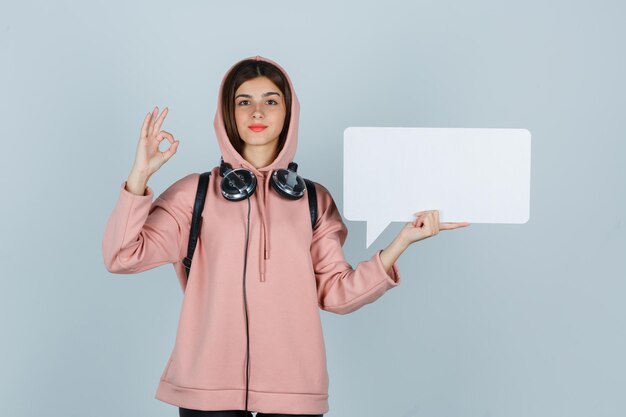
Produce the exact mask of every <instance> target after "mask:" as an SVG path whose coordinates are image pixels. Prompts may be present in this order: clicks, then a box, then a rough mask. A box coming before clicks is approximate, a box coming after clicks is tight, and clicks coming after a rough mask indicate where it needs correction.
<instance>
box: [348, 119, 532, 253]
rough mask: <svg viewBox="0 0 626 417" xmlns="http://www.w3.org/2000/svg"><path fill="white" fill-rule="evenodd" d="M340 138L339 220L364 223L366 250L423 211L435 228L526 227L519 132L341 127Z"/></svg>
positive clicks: (525, 145)
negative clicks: (432, 215) (434, 214)
mask: <svg viewBox="0 0 626 417" xmlns="http://www.w3.org/2000/svg"><path fill="white" fill-rule="evenodd" d="M343 138H344V141H343V143H344V148H343V151H344V152H343V177H344V185H343V204H344V215H345V217H346V219H348V220H353V221H366V222H367V242H366V247H369V246H370V245H371V244H372V243H373V242H374V241H375V240H376V238H377V237H378V236H379V235H380V234H381V233H382V232H383V231H384V230H385V228H386V227H387V226H388V225H389V223H391V222H392V221H401V222H408V221H414V220H415V216H414V213H416V212H418V211H423V210H438V211H439V221H440V222H469V223H517V224H519V223H526V222H528V219H529V217H530V132H529V131H528V130H527V129H498V128H485V129H482V128H421V127H348V128H346V129H345V130H344V132H343Z"/></svg>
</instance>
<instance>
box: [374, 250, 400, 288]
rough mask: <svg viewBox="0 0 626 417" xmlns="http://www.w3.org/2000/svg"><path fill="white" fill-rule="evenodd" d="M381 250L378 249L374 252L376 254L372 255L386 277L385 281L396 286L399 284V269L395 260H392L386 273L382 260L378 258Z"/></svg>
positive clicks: (390, 285) (391, 285)
mask: <svg viewBox="0 0 626 417" xmlns="http://www.w3.org/2000/svg"><path fill="white" fill-rule="evenodd" d="M382 251H383V250H382V249H380V250H379V251H378V252H376V254H375V255H374V259H375V260H376V264H377V265H378V268H379V269H380V270H381V273H382V274H383V275H384V276H385V277H387V280H386V281H387V284H388V285H389V287H390V288H391V287H396V286H398V285H400V270H399V269H398V265H397V262H394V263H393V265H391V269H390V270H389V273H387V271H386V270H385V265H383V261H382V259H380V254H381V253H382Z"/></svg>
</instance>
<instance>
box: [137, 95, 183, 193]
mask: <svg viewBox="0 0 626 417" xmlns="http://www.w3.org/2000/svg"><path fill="white" fill-rule="evenodd" d="M167 112H168V108H167V107H165V108H164V109H163V111H162V112H161V115H160V116H158V117H157V115H158V114H159V108H158V107H155V108H154V110H153V111H152V112H150V113H148V114H147V115H146V117H145V118H144V120H143V125H142V126H141V134H140V135H139V143H138V144H137V153H136V155H135V162H134V164H133V169H132V172H133V173H135V175H138V176H141V177H143V178H145V179H146V181H147V178H150V176H151V175H152V174H154V173H155V172H156V171H158V170H159V168H161V166H163V164H165V163H166V162H167V161H169V159H170V158H171V157H172V156H173V155H174V154H175V153H176V150H177V149H178V144H179V141H178V140H175V139H174V136H173V135H172V134H171V133H169V132H166V131H165V130H161V125H162V124H163V121H164V120H165V117H166V116H167ZM163 139H167V140H168V142H169V143H170V147H169V148H168V149H167V150H165V151H163V152H161V151H160V150H159V144H160V143H161V141H162V140H163Z"/></svg>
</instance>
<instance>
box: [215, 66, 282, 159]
mask: <svg viewBox="0 0 626 417" xmlns="http://www.w3.org/2000/svg"><path fill="white" fill-rule="evenodd" d="M256 77H267V78H269V79H270V80H271V81H272V82H273V83H274V84H276V86H277V87H278V88H279V89H280V92H281V93H282V94H283V97H284V99H285V121H284V123H283V129H282V130H281V132H280V135H279V137H278V146H277V149H276V155H278V154H279V153H280V151H281V150H282V149H283V146H284V145H285V140H286V139H287V132H288V131H289V121H290V120H291V89H290V88H289V82H288V81H287V78H286V77H285V75H284V74H283V73H282V71H281V70H280V69H278V68H277V67H276V66H275V65H273V64H271V63H269V62H267V61H257V60H254V59H246V60H243V61H241V62H239V63H238V64H237V65H236V66H235V67H233V69H232V70H231V71H230V73H228V75H227V76H226V79H225V80H224V87H223V89H222V115H223V117H224V127H225V128H226V134H227V135H228V139H229V140H230V143H231V144H232V145H233V147H234V148H235V150H236V151H237V152H239V154H240V155H243V146H244V144H245V142H244V141H243V140H242V139H241V137H240V136H239V131H238V130H237V122H236V121H235V91H237V89H238V88H239V86H240V85H241V84H243V83H244V82H246V81H248V80H251V79H253V78H256ZM276 155H275V156H276Z"/></svg>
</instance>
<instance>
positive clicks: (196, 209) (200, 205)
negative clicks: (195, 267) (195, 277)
mask: <svg viewBox="0 0 626 417" xmlns="http://www.w3.org/2000/svg"><path fill="white" fill-rule="evenodd" d="M210 176H211V171H208V172H205V173H202V174H200V178H199V179H198V189H197V190H196V200H195V202H194V205H193V215H192V217H191V230H190V231H189V243H188V244H187V256H186V257H185V258H184V259H183V265H185V272H186V274H187V278H189V270H190V269H191V259H192V258H193V253H194V252H195V250H196V243H197V242H198V236H200V229H201V228H202V210H203V209H204V200H205V199H206V193H207V189H208V186H209V177H210Z"/></svg>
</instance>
